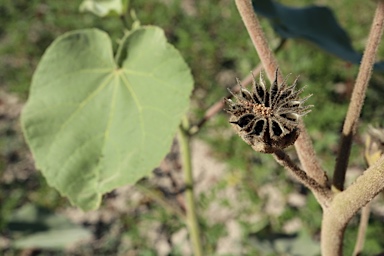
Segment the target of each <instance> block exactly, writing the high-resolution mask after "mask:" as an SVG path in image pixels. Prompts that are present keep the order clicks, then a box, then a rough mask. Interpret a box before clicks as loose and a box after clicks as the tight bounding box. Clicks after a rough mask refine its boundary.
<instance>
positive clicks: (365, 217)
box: [352, 203, 371, 256]
mask: <svg viewBox="0 0 384 256" xmlns="http://www.w3.org/2000/svg"><path fill="white" fill-rule="evenodd" d="M370 213H371V204H370V203H367V205H366V206H364V207H363V209H361V216H360V224H359V231H358V233H357V239H356V244H355V249H354V250H353V254H352V255H353V256H358V255H360V253H361V251H362V250H363V248H364V242H365V234H366V231H367V227H368V221H369V215H370Z"/></svg>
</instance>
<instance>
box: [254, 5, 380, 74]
mask: <svg viewBox="0 0 384 256" xmlns="http://www.w3.org/2000/svg"><path fill="white" fill-rule="evenodd" d="M252 3H253V8H254V10H255V12H257V13H259V14H260V15H262V16H265V17H267V18H268V19H269V21H270V22H271V24H272V26H273V28H274V30H275V31H276V32H277V33H278V34H279V35H280V36H281V37H283V38H303V39H305V40H308V41H311V42H312V43H314V44H316V45H317V46H318V47H320V48H322V49H323V50H325V51H327V52H329V53H331V54H334V55H336V56H337V57H339V58H341V59H344V60H346V61H349V62H351V63H354V64H357V65H359V64H360V62H361V58H362V54H361V53H358V52H356V51H355V50H354V49H353V46H352V43H351V40H350V38H349V36H348V34H347V32H346V31H345V30H344V29H343V28H342V27H341V26H340V25H339V23H338V21H337V20H336V18H335V16H334V15H333V12H332V10H331V9H329V8H328V7H323V6H306V7H303V8H292V7H288V6H285V5H282V4H280V3H278V2H276V1H271V0H259V1H254V0H253V1H252ZM375 69H376V70H381V71H383V70H384V62H378V63H376V64H375Z"/></svg>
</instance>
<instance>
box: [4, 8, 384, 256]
mask: <svg viewBox="0 0 384 256" xmlns="http://www.w3.org/2000/svg"><path fill="white" fill-rule="evenodd" d="M279 3H281V4H283V5H286V6H290V7H305V6H308V5H313V4H316V5H322V6H328V7H329V8H330V9H331V10H332V11H333V13H334V16H335V17H336V19H337V20H338V23H339V25H340V26H341V27H342V28H344V30H345V31H346V32H347V33H348V35H349V37H350V38H351V43H352V46H353V47H354V49H356V51H358V52H362V51H363V50H364V46H365V43H366V40H367V37H368V33H369V28H370V24H371V21H372V18H373V14H374V10H375V6H376V4H375V2H373V1H368V2H366V1H364V2H362V1H358V0H340V1H321V0H319V1H309V0H290V1H288V0H284V1H279ZM80 4H81V1H74V0H67V1H43V0H15V1H11V0H0V255H6V256H11V255H12V256H13V255H191V248H190V245H189V240H188V233H187V229H186V227H185V225H184V223H183V221H182V218H180V217H179V216H178V214H177V212H178V211H182V210H183V207H184V201H183V194H182V192H183V184H182V177H181V176H182V175H181V166H180V161H179V160H178V148H177V142H175V143H174V146H173V147H172V149H171V151H170V154H169V155H168V156H167V158H166V159H165V160H164V161H163V163H162V164H161V165H160V166H159V168H157V169H156V170H154V172H153V175H152V176H151V177H148V178H146V179H143V180H141V181H140V182H139V184H138V186H126V187H122V188H119V189H117V190H115V191H113V192H111V193H109V194H107V195H105V198H104V200H103V204H102V206H101V208H100V209H99V210H97V211H92V212H88V213H84V212H82V211H81V210H78V209H76V208H74V207H72V206H71V205H70V204H69V202H68V201H67V199H66V198H63V197H61V196H60V195H59V194H58V192H56V191H55V190H54V189H52V188H50V187H49V186H48V185H47V184H46V182H45V180H44V178H43V176H42V175H41V173H39V172H38V171H37V170H36V169H35V167H34V163H33V158H32V156H31V154H30V152H29V150H28V148H27V146H26V144H25V141H24V139H23V136H22V134H21V130H20V124H19V116H20V112H21V110H22V108H23V105H24V103H25V101H26V100H27V98H28V90H29V86H30V83H31V78H32V75H33V72H34V70H35V68H36V65H37V64H38V62H39V60H40V58H41V56H42V55H43V53H44V51H45V49H46V48H47V47H48V46H49V45H50V43H52V41H53V40H54V39H55V38H56V37H57V36H59V35H61V34H63V33H65V32H67V31H70V30H74V29H81V28H90V27H97V28H100V29H102V30H105V31H106V32H108V33H109V34H110V36H111V38H112V40H113V42H115V44H114V46H115V49H116V46H117V43H116V42H117V41H118V39H119V38H121V37H122V35H123V31H124V25H123V23H122V22H121V20H120V19H119V18H118V17H107V18H99V17H97V16H95V15H93V14H90V13H80V12H79V6H80ZM131 4H132V8H134V10H135V11H136V15H137V17H138V19H139V20H140V21H141V24H143V25H146V24H153V25H157V26H160V27H162V28H163V29H164V31H165V33H166V36H167V38H168V40H169V42H170V43H171V44H173V45H174V46H175V47H176V48H177V49H178V50H179V51H180V52H181V55H182V56H183V57H184V58H185V60H186V62H187V63H188V64H189V66H190V68H191V70H192V74H193V76H194V79H195V89H194V92H193V95H192V104H191V108H190V113H189V116H190V120H191V122H192V123H194V122H198V121H199V120H200V118H202V116H203V115H204V112H205V111H206V110H207V109H208V108H209V107H210V106H211V105H213V104H214V103H216V102H219V101H221V100H222V99H223V97H225V96H226V95H227V88H228V87H231V86H233V85H234V83H235V81H236V80H235V79H236V77H237V78H240V79H242V78H244V77H245V76H247V75H248V74H249V72H250V71H251V70H253V69H254V68H255V67H256V66H257V65H258V64H259V59H258V56H257V54H256V52H255V50H254V48H253V46H252V43H251V41H250V39H249V36H248V34H247V32H246V30H245V28H244V26H243V23H242V21H241V18H240V16H239V14H238V12H237V9H236V6H235V4H234V1H231V0H221V1H220V0H216V1H193V0H179V1H177V0H158V1H156V0H147V1H133V2H132V3H131ZM260 18H261V22H262V25H263V29H264V31H265V33H266V36H267V38H268V41H269V44H270V47H271V48H272V49H275V48H277V47H278V46H279V45H280V44H281V42H282V38H281V37H280V36H279V35H278V34H277V33H276V32H275V31H274V29H273V27H272V26H271V24H270V23H269V22H268V20H267V19H266V18H263V17H260ZM276 57H277V59H278V63H279V65H280V69H281V71H282V73H283V74H284V75H288V74H289V73H292V75H291V76H290V77H289V78H288V83H291V82H293V80H294V78H295V77H296V76H298V75H300V79H299V86H300V87H302V86H304V85H306V86H307V88H306V90H305V92H304V93H303V95H307V94H313V96H312V97H311V98H310V99H309V100H308V104H312V105H314V108H313V110H312V112H311V113H310V114H309V115H307V116H306V117H305V118H304V122H305V124H306V125H307V129H308V131H309V133H310V135H311V137H312V139H313V141H314V145H315V149H316V151H317V153H318V154H319V157H320V160H321V163H322V164H323V166H324V168H325V169H326V170H327V172H328V174H329V175H332V172H333V167H334V164H335V155H336V152H337V147H338V140H339V133H340V130H341V128H342V125H343V119H344V116H345V113H346V110H347V107H348V103H349V99H350V95H351V92H352V89H353V85H354V82H355V78H356V76H357V72H358V66H357V65H355V64H352V63H349V62H346V61H345V60H342V59H340V58H338V57H336V56H335V55H333V54H330V53H328V52H326V51H324V50H322V49H320V48H319V47H317V45H316V44H314V43H313V42H310V41H307V40H305V39H300V38H295V39H290V38H289V39H287V40H286V41H285V42H284V43H283V45H282V47H281V49H279V51H278V52H277V53H276ZM380 59H381V60H383V59H384V47H383V46H381V47H380V49H379V53H378V60H380ZM383 96H384V75H383V72H380V71H377V72H374V74H373V76H372V79H371V81H370V86H369V88H368V92H367V98H366V103H365V105H364V108H363V111H362V116H361V124H360V126H359V129H358V134H357V136H356V137H355V140H354V145H353V148H352V156H351V160H350V165H349V170H348V175H347V182H353V180H354V179H355V178H356V177H357V176H358V175H360V174H361V173H362V172H363V170H364V169H366V167H367V166H366V163H365V162H364V158H363V152H364V148H363V146H364V138H363V136H362V135H363V133H364V131H365V130H366V127H367V125H368V124H373V125H381V124H382V122H383V121H382V117H383V114H384V108H382V99H383ZM192 149H193V151H192V154H193V163H194V170H195V178H196V179H195V180H196V193H197V201H198V214H199V221H200V224H201V227H202V234H203V240H204V247H205V248H206V250H207V251H206V255H306V256H308V255H320V249H319V236H320V225H321V208H320V206H319V205H318V204H317V202H316V200H315V199H314V197H313V196H312V194H311V193H310V192H309V191H308V190H307V189H306V188H305V187H303V186H302V185H301V184H299V183H297V182H296V181H295V180H294V179H293V178H292V177H290V176H289V175H288V174H287V173H286V172H285V171H284V169H283V168H282V167H280V166H278V165H277V164H276V163H275V162H274V160H273V158H272V156H270V155H264V154H261V153H259V154H257V153H255V152H254V151H252V150H251V148H250V147H249V146H248V145H246V144H245V143H243V142H242V140H241V139H240V138H239V137H237V135H235V133H234V132H233V131H232V130H231V128H230V126H229V125H228V117H227V115H226V114H225V113H224V112H220V113H218V114H217V115H216V116H214V117H213V118H212V119H211V120H209V121H208V122H207V123H206V124H205V125H204V126H203V128H202V129H201V131H200V132H199V133H198V135H197V136H195V137H194V140H193V143H192ZM288 153H289V154H290V155H291V156H292V157H293V158H294V159H296V157H295V152H294V148H293V147H291V148H289V149H288ZM383 201H384V200H383V196H382V195H379V196H378V198H376V199H375V200H374V203H373V206H372V214H371V217H370V221H369V227H368V230H367V236H366V239H367V240H366V245H365V248H364V254H363V255H375V254H378V253H380V252H382V251H384V240H383V239H381V238H382V236H383V232H384V225H383V224H384V204H383ZM358 221H359V219H358V217H355V218H354V219H352V221H351V222H350V224H349V226H348V228H347V232H346V238H345V255H351V253H352V251H353V246H354V243H355V239H356V231H357V227H358Z"/></svg>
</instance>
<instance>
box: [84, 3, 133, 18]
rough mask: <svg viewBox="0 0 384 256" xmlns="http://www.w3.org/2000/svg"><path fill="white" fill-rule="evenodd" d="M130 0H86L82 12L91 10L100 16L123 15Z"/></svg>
mask: <svg viewBox="0 0 384 256" xmlns="http://www.w3.org/2000/svg"><path fill="white" fill-rule="evenodd" d="M128 2H129V1H128V0H84V1H83V2H82V3H81V5H80V8H79V9H80V11H81V12H91V13H93V14H95V15H97V16H99V17H105V16H113V15H119V16H121V15H123V14H124V13H125V12H126V11H127V9H128Z"/></svg>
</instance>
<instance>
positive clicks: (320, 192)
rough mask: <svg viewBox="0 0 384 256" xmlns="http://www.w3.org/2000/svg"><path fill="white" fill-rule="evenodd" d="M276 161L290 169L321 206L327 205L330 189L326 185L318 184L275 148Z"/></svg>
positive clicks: (330, 195) (281, 151) (329, 198)
mask: <svg viewBox="0 0 384 256" xmlns="http://www.w3.org/2000/svg"><path fill="white" fill-rule="evenodd" d="M273 156H274V157H275V159H276V161H277V162H278V163H279V164H281V165H282V166H284V167H285V168H286V169H287V170H288V171H290V172H291V173H292V174H293V175H294V176H295V177H296V178H297V179H298V180H299V181H300V182H301V183H302V184H304V185H305V186H306V187H307V188H309V189H310V190H311V191H312V193H313V194H314V195H315V197H316V199H317V201H318V202H319V203H320V205H321V206H322V207H323V208H326V207H328V205H329V203H330V200H331V198H332V194H331V191H330V189H329V188H328V187H326V186H323V185H321V184H319V183H318V182H317V181H316V180H314V179H313V178H311V177H309V176H308V175H307V174H306V173H305V172H304V171H303V170H301V169H300V168H299V167H298V166H297V165H296V164H295V163H294V162H293V161H292V160H291V158H290V157H289V156H288V155H287V154H286V153H285V152H284V151H283V150H277V151H275V152H274V153H273Z"/></svg>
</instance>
